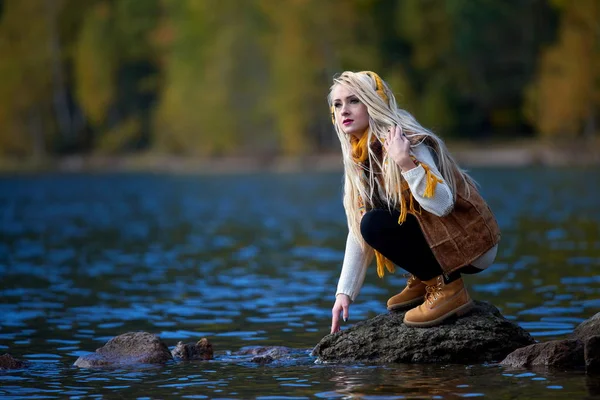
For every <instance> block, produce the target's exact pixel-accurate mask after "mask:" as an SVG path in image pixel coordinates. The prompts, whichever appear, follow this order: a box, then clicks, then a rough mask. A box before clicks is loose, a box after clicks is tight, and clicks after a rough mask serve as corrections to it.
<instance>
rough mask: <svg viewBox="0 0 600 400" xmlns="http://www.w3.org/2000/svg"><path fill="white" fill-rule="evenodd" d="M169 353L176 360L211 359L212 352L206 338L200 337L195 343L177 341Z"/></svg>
mask: <svg viewBox="0 0 600 400" xmlns="http://www.w3.org/2000/svg"><path fill="white" fill-rule="evenodd" d="M171 355H172V356H173V358H174V359H176V360H185V361H190V360H212V359H213V355H214V352H213V347H212V344H211V343H210V342H209V341H208V339H207V338H202V339H200V340H198V342H196V343H183V342H178V343H177V346H175V348H174V349H173V350H171Z"/></svg>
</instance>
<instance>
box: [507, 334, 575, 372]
mask: <svg viewBox="0 0 600 400" xmlns="http://www.w3.org/2000/svg"><path fill="white" fill-rule="evenodd" d="M500 364H502V365H505V366H507V367H514V368H535V367H552V368H567V369H572V368H579V367H583V366H584V359H583V342H582V341H581V340H577V339H566V340H552V341H550V342H545V343H536V344H532V345H530V346H526V347H523V348H520V349H517V350H515V351H513V352H512V353H510V354H509V355H508V356H507V357H506V358H505V359H504V360H502V362H501V363H500Z"/></svg>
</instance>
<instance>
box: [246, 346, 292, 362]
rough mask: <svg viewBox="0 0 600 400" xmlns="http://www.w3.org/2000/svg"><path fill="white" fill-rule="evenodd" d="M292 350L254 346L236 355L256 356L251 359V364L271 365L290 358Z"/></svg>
mask: <svg viewBox="0 0 600 400" xmlns="http://www.w3.org/2000/svg"><path fill="white" fill-rule="evenodd" d="M291 353H292V350H291V349H289V348H287V347H283V346H264V347H263V346H258V347H257V346H252V347H242V348H241V349H240V351H238V352H236V353H235V355H238V356H246V355H251V356H255V357H252V358H251V359H250V362H253V363H257V364H270V363H272V362H273V361H275V360H280V359H282V358H288V357H290V355H291Z"/></svg>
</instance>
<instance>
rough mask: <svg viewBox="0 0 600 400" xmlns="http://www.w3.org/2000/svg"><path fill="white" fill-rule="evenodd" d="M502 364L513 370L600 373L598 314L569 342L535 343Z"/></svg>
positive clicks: (576, 332) (570, 336)
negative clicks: (576, 370) (541, 369)
mask: <svg viewBox="0 0 600 400" xmlns="http://www.w3.org/2000/svg"><path fill="white" fill-rule="evenodd" d="M501 364H502V365H505V366H509V367H516V368H538V367H544V368H561V369H565V368H566V369H578V368H583V367H585V370H586V372H587V373H590V374H591V373H598V372H600V313H597V314H596V315H594V316H593V317H591V318H589V319H587V320H585V321H583V322H582V323H581V324H579V326H577V328H575V330H574V331H573V333H572V334H571V335H569V338H568V339H565V340H553V341H550V342H545V343H536V344H533V345H531V346H527V347H524V348H522V349H518V350H516V351H514V352H513V353H511V354H509V355H508V356H507V357H506V358H505V359H504V360H503V361H502V362H501Z"/></svg>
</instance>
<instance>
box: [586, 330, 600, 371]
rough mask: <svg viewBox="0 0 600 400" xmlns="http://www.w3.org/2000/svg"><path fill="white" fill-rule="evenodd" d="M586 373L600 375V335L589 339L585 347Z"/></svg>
mask: <svg viewBox="0 0 600 400" xmlns="http://www.w3.org/2000/svg"><path fill="white" fill-rule="evenodd" d="M584 358H585V371H586V372H587V373H588V374H598V373H600V335H596V336H591V337H589V338H587V340H586V341H585V345H584Z"/></svg>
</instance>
